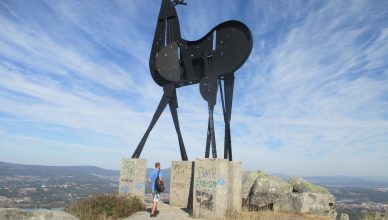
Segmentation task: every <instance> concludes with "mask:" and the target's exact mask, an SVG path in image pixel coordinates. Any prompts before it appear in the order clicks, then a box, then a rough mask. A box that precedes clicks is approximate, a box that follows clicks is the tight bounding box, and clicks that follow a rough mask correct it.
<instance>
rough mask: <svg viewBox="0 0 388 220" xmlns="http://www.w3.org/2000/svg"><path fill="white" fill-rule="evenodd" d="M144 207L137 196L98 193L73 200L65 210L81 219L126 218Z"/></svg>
mask: <svg viewBox="0 0 388 220" xmlns="http://www.w3.org/2000/svg"><path fill="white" fill-rule="evenodd" d="M145 208H146V207H145V204H144V203H143V201H141V199H139V198H138V197H133V196H115V195H100V196H94V197H90V198H88V199H85V200H82V201H79V202H75V203H73V204H71V205H70V206H69V207H67V208H66V209H65V211H66V212H68V213H70V214H72V215H74V216H76V217H78V218H79V219H81V220H84V219H85V220H88V219H118V218H126V217H128V216H130V215H132V214H133V213H135V212H138V211H143V210H145Z"/></svg>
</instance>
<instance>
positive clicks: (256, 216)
mask: <svg viewBox="0 0 388 220" xmlns="http://www.w3.org/2000/svg"><path fill="white" fill-rule="evenodd" d="M222 219H223V220H232V219H241V220H332V218H330V217H323V216H316V215H310V214H305V213H293V212H274V211H265V212H248V211H242V212H240V213H230V214H228V215H227V216H225V217H224V218H222Z"/></svg>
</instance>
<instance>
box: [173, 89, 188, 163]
mask: <svg viewBox="0 0 388 220" xmlns="http://www.w3.org/2000/svg"><path fill="white" fill-rule="evenodd" d="M169 106H170V111H171V115H172V119H173V120H174V125H175V130H176V133H177V135H178V141H179V149H180V151H181V158H182V160H188V159H187V154H186V148H185V144H184V143H183V139H182V134H181V130H180V128H179V120H178V113H177V110H176V109H177V107H178V101H177V99H176V92H175V89H174V95H173V98H172V99H171V100H170V103H169Z"/></svg>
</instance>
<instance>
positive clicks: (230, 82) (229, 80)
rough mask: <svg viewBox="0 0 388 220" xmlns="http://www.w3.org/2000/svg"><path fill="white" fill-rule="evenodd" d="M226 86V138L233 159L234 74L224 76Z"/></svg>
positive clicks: (230, 156)
mask: <svg viewBox="0 0 388 220" xmlns="http://www.w3.org/2000/svg"><path fill="white" fill-rule="evenodd" d="M224 86H225V113H226V116H227V117H226V119H227V120H226V123H225V130H226V135H225V140H226V143H227V144H226V148H227V149H228V150H227V151H228V158H229V160H230V161H232V141H231V133H230V121H231V120H232V103H233V87H234V74H228V75H226V76H225V78H224Z"/></svg>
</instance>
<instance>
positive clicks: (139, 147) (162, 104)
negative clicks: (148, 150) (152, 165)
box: [132, 88, 171, 158]
mask: <svg viewBox="0 0 388 220" xmlns="http://www.w3.org/2000/svg"><path fill="white" fill-rule="evenodd" d="M170 90H171V89H170V88H169V89H166V88H165V90H164V94H163V96H162V99H161V100H160V102H159V105H158V108H157V109H156V111H155V113H154V116H153V117H152V120H151V123H150V125H149V126H148V128H147V131H146V132H145V134H144V136H143V138H142V139H141V141H140V143H139V145H137V148H136V150H135V152H134V153H133V154H132V158H139V157H140V154H141V152H142V151H143V148H144V144H145V142H146V141H147V138H148V135H149V134H150V132H151V130H152V128H153V127H154V126H155V124H156V122H157V121H158V119H159V117H160V115H161V114H162V112H163V110H164V109H165V108H166V106H167V104H168V103H169V102H170V100H171V95H170V94H169V93H168V92H167V91H170Z"/></svg>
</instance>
